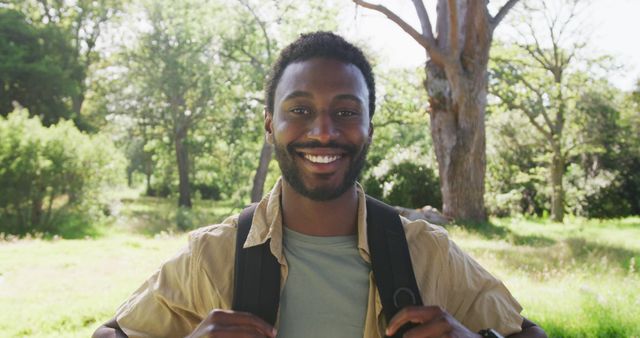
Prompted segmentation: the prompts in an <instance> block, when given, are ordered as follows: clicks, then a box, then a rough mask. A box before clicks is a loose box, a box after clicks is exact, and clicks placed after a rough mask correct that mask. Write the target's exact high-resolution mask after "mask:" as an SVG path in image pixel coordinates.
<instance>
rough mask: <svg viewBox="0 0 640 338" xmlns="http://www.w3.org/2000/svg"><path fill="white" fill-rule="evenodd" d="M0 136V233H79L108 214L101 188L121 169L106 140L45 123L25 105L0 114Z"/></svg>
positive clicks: (66, 125)
mask: <svg viewBox="0 0 640 338" xmlns="http://www.w3.org/2000/svg"><path fill="white" fill-rule="evenodd" d="M0 139H2V143H0V186H1V187H2V194H1V195H0V232H4V233H6V234H17V235H25V234H34V233H45V234H49V235H53V234H62V235H63V236H71V237H73V236H81V235H84V234H88V233H90V232H91V228H92V225H93V223H95V222H98V221H99V219H100V217H101V216H102V215H104V214H105V213H108V211H107V206H106V205H105V204H104V203H105V201H103V200H102V199H101V196H100V194H99V192H100V189H101V188H102V187H104V186H106V185H113V184H114V183H116V182H118V179H119V178H120V177H122V176H121V175H122V173H123V171H122V158H121V155H120V154H119V152H118V151H117V150H116V148H115V147H114V146H113V143H111V142H110V141H109V139H107V138H106V137H104V136H100V135H95V136H88V135H86V134H83V133H81V132H80V131H79V130H78V129H77V128H76V127H75V126H74V125H73V123H71V122H69V121H61V122H59V123H58V124H57V125H54V126H51V127H48V128H47V127H44V126H42V124H41V122H40V120H39V119H38V118H37V117H34V118H29V117H28V112H27V111H26V110H18V111H16V112H13V113H11V114H9V116H8V117H7V118H1V119H0Z"/></svg>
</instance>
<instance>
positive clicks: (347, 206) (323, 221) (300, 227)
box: [281, 180, 358, 236]
mask: <svg viewBox="0 0 640 338" xmlns="http://www.w3.org/2000/svg"><path fill="white" fill-rule="evenodd" d="M281 198H282V219H283V222H284V225H285V226H287V227H288V228H289V229H291V230H293V231H296V232H299V233H302V234H305V235H311V236H343V235H353V234H356V233H357V221H358V193H357V191H356V186H355V184H354V185H353V187H352V188H350V189H349V190H347V191H346V192H345V193H344V194H342V195H340V196H339V197H337V198H335V199H332V200H329V201H315V200H312V199H309V198H307V197H305V196H302V195H300V194H299V193H298V192H297V191H295V190H294V189H293V188H292V187H291V186H290V185H289V183H287V181H285V180H282V196H281Z"/></svg>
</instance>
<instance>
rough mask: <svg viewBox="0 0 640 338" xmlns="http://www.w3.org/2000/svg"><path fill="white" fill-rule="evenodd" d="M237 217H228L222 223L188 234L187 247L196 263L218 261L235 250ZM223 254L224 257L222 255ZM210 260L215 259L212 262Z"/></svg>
mask: <svg viewBox="0 0 640 338" xmlns="http://www.w3.org/2000/svg"><path fill="white" fill-rule="evenodd" d="M237 228H238V215H234V216H230V217H228V218H227V219H225V220H224V221H223V222H222V223H219V224H212V225H208V226H204V227H201V228H198V229H196V230H193V231H191V232H190V233H189V247H190V251H191V253H192V254H193V255H194V256H195V258H196V260H197V261H207V262H211V261H220V259H219V258H223V257H224V256H226V255H227V254H228V253H231V254H233V253H234V250H235V238H236V232H237ZM223 254H224V255H223ZM211 258H215V259H214V260H212V259H211Z"/></svg>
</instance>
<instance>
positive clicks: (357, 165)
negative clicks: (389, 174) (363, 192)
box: [274, 141, 369, 201]
mask: <svg viewBox="0 0 640 338" xmlns="http://www.w3.org/2000/svg"><path fill="white" fill-rule="evenodd" d="M314 147H325V148H327V147H329V148H340V149H342V150H344V151H346V155H347V156H349V158H350V159H351V163H350V165H349V169H348V170H347V172H346V173H345V175H344V178H343V179H342V184H341V185H340V186H339V187H338V188H336V189H329V188H316V189H311V188H308V187H306V186H305V184H304V182H303V181H302V177H301V175H300V169H299V168H298V167H297V166H296V163H295V158H296V157H297V156H299V155H298V154H297V152H296V151H295V149H296V148H314ZM274 149H275V153H276V160H277V161H278V166H280V171H281V172H282V177H283V178H284V180H285V181H287V183H289V185H291V187H292V188H293V189H294V190H295V191H296V192H297V193H299V194H300V195H302V196H304V197H307V198H309V199H311V200H314V201H329V200H332V199H335V198H338V197H339V196H340V195H342V194H344V193H345V192H346V191H347V190H349V188H351V187H353V185H354V184H355V182H356V180H357V179H358V176H359V175H360V172H361V171H362V168H363V167H364V162H365V160H366V158H367V152H368V151H369V142H367V143H365V144H364V146H363V147H362V149H360V152H358V149H357V148H356V147H355V146H351V145H346V144H338V143H336V142H333V141H332V142H329V143H328V144H322V143H320V142H317V141H311V142H305V143H291V144H289V145H287V146H286V147H285V146H284V145H281V144H278V143H275V144H274Z"/></svg>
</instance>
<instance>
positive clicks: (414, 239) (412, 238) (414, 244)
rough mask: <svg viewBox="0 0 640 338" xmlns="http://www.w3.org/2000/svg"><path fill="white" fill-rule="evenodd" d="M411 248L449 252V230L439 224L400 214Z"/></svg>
mask: <svg viewBox="0 0 640 338" xmlns="http://www.w3.org/2000/svg"><path fill="white" fill-rule="evenodd" d="M400 219H401V220H402V225H403V227H404V231H405V236H406V237H407V243H408V244H409V248H410V250H412V251H414V249H428V250H429V251H431V252H432V253H433V252H436V251H437V252H448V251H449V249H450V242H451V240H450V238H449V233H448V232H447V230H446V229H445V228H443V227H441V226H439V225H434V224H431V223H429V222H427V221H425V220H422V219H419V220H415V221H411V220H409V219H407V218H404V217H402V216H400Z"/></svg>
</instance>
